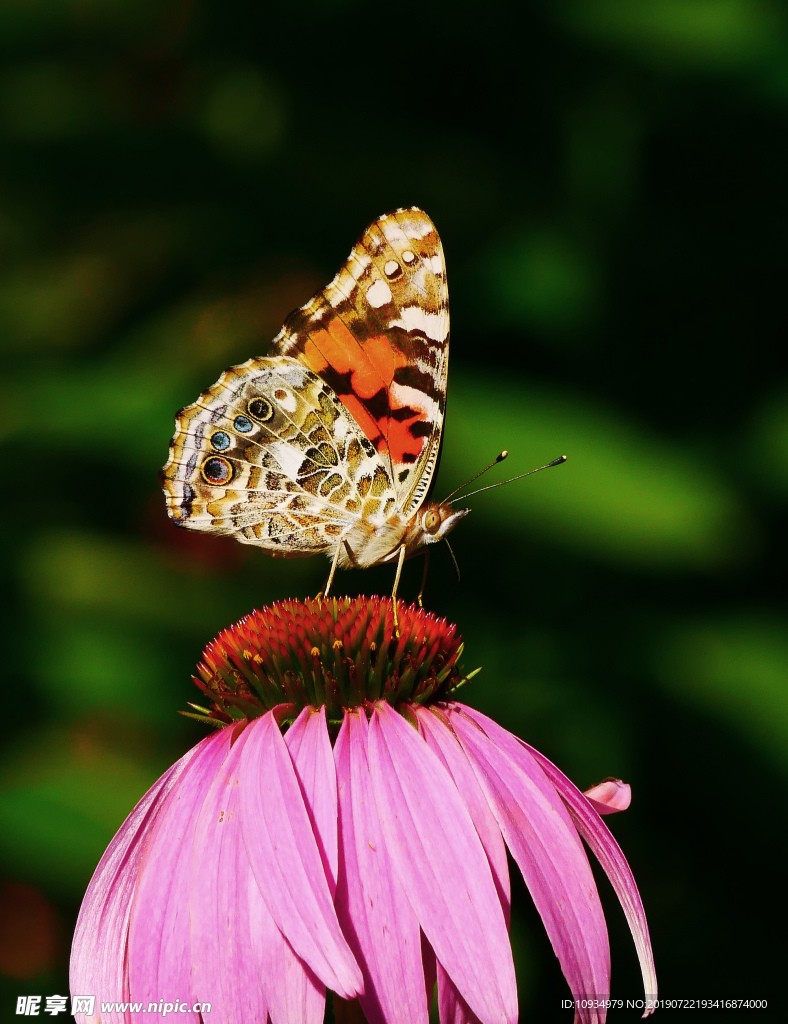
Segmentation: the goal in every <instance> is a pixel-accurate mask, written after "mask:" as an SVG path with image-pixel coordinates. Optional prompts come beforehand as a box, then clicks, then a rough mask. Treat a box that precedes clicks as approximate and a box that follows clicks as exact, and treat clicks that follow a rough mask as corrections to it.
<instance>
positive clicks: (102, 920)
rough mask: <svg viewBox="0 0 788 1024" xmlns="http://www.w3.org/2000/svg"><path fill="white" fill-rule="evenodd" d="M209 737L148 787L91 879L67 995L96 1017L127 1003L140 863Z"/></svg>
mask: <svg viewBox="0 0 788 1024" xmlns="http://www.w3.org/2000/svg"><path fill="white" fill-rule="evenodd" d="M212 738H213V737H206V739H204V740H203V741H202V743H200V744H199V745H198V746H197V747H195V748H194V749H193V750H190V751H189V752H188V753H187V754H184V756H183V757H182V758H181V759H180V761H177V762H176V763H175V764H174V765H173V766H172V768H170V769H169V770H168V771H166V772H165V773H164V775H162V777H161V778H160V779H159V780H158V781H157V782H156V783H154V785H153V786H151V788H150V789H149V790H148V792H147V793H146V794H145V796H144V797H143V798H142V799H141V800H140V802H139V803H138V804H137V806H136V807H135V808H134V810H133V811H132V812H131V814H130V815H129V816H128V818H126V820H125V821H124V822H123V824H122V825H121V827H120V828H119V829H118V832H117V834H116V835H115V838H114V839H113V840H112V842H111V843H110V844H109V846H108V847H107V850H106V852H105V853H104V856H103V857H102V858H101V860H100V861H99V864H98V867H97V868H96V870H95V872H94V874H93V878H92V879H91V880H90V884H89V885H88V888H87V892H86V893H85V898H84V900H83V901H82V907H81V909H80V911H79V918H78V920H77V926H76V930H75V932H74V942H73V945H72V947H71V991H72V992H73V993H74V994H75V995H95V997H96V1013H98V1007H99V1006H100V1004H101V1001H102V1000H105V1001H112V1002H126V1001H127V1000H128V978H127V976H126V941H127V937H128V930H129V916H130V912H131V901H132V898H133V895H134V888H135V885H136V883H137V872H138V870H139V864H140V861H141V860H142V855H143V853H144V850H145V846H146V844H147V842H148V839H149V838H150V834H151V832H152V830H153V826H154V824H155V822H156V819H157V817H158V815H159V813H160V812H161V809H162V807H163V805H164V802H165V800H166V798H167V796H168V794H169V793H170V792H171V790H172V789H173V787H174V786H175V785H177V783H178V780H179V779H180V777H181V774H182V772H183V771H184V769H185V768H186V766H187V765H188V764H189V762H190V761H191V760H192V758H193V757H194V756H195V755H196V754H197V753H198V751H199V750H200V748H201V747H204V746H205V745H206V744H208V743H209V741H210V740H211V739H212ZM75 1017H76V1020H77V1024H89V1021H88V1018H87V1017H86V1016H85V1014H84V1013H77V1014H75ZM97 1019H98V1017H97V1016H93V1017H92V1018H91V1020H92V1021H96V1020H97ZM102 1020H103V1021H104V1022H105V1024H125V1021H127V1020H128V1015H127V1014H125V1013H117V1012H115V1011H110V1012H108V1013H104V1014H103V1015H102Z"/></svg>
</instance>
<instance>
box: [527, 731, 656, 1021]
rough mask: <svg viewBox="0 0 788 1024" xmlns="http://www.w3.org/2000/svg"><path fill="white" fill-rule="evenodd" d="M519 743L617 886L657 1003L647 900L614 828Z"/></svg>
mask: <svg viewBox="0 0 788 1024" xmlns="http://www.w3.org/2000/svg"><path fill="white" fill-rule="evenodd" d="M517 742H518V743H519V744H520V745H521V746H522V747H523V748H524V749H525V750H527V751H528V752H529V753H530V754H531V755H532V757H533V758H534V759H535V760H536V761H538V763H539V764H540V765H541V767H542V769H543V771H544V773H545V775H547V777H548V778H549V779H550V781H551V782H552V783H553V785H554V786H555V788H556V790H557V791H558V794H559V795H560V797H561V799H562V800H563V801H564V803H565V804H566V806H567V808H568V809H569V813H570V815H571V816H572V820H573V821H574V823H575V826H576V828H577V830H578V832H579V833H580V835H581V836H582V837H583V839H585V841H586V842H587V843H588V845H589V847H590V849H591V851H592V853H593V854H594V856H595V857H596V859H597V860H598V861H599V863H600V864H601V865H602V868H603V870H604V872H605V874H606V875H607V877H608V878H609V879H610V884H611V885H612V886H613V889H614V890H615V893H616V895H617V896H618V899H619V902H620V903H621V906H622V908H623V910H624V914H625V915H626V919H627V923H628V924H629V930H630V931H631V932H632V938H633V940H634V943H635V949H636V950H637V954H638V960H639V961H640V970H641V973H642V975H643V988H644V989H645V993H646V999H647V1000H655V999H656V998H657V975H656V970H655V968H654V954H653V952H652V949H651V939H650V938H649V933H648V923H647V921H646V911H645V909H644V907H643V901H642V900H641V898H640V893H639V892H638V887H637V883H636V882H635V878H634V876H633V874H632V870H631V868H630V866H629V864H628V863H627V859H626V857H625V856H624V854H623V852H622V850H621V847H620V846H619V845H618V843H617V842H616V840H615V839H614V838H613V835H612V833H611V832H610V829H609V828H608V827H607V825H606V824H605V823H604V821H602V819H601V818H600V817H599V815H598V814H597V813H596V811H595V810H594V808H593V807H592V806H591V805H590V804H589V802H588V800H587V798H586V797H585V796H584V795H583V794H582V793H581V792H580V790H579V789H578V788H577V786H575V784H574V783H573V782H571V781H570V780H569V779H568V778H567V777H566V776H565V775H564V773H563V772H562V771H561V770H560V769H559V768H556V766H555V765H554V764H553V763H552V761H549V760H548V759H547V758H546V757H545V756H544V754H540V753H539V751H538V750H535V749H534V748H533V747H531V746H529V745H528V744H527V743H525V742H524V741H523V740H518V741H517ZM650 1013H653V1008H652V1009H647V1010H646V1012H645V1013H644V1014H643V1016H644V1017H647V1016H648V1015H649V1014H650Z"/></svg>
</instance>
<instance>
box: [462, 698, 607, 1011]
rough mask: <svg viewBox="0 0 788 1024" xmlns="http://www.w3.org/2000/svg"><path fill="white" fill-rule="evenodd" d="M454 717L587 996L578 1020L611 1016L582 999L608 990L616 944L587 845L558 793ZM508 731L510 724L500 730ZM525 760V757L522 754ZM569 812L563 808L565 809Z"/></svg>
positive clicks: (563, 959) (566, 968)
mask: <svg viewBox="0 0 788 1024" xmlns="http://www.w3.org/2000/svg"><path fill="white" fill-rule="evenodd" d="M450 723H451V726H452V728H453V729H454V731H455V733H456V734H457V736H458V738H459V740H460V742H461V743H462V745H463V746H464V748H465V750H466V751H467V753H468V756H469V759H470V761H471V764H472V765H473V767H474V770H475V771H476V775H477V778H478V780H479V783H480V785H481V786H482V788H483V790H484V791H485V793H486V794H487V799H488V801H489V803H490V806H491V808H492V810H493V813H494V814H495V815H496V818H497V820H498V824H499V825H500V827H501V831H502V832H503V836H504V839H505V840H506V845H507V846H508V847H509V849H510V850H511V852H512V855H513V857H514V859H515V860H516V861H517V864H518V866H519V868H520V870H521V871H522V873H523V878H524V879H525V883H526V885H527V886H528V889H529V891H530V893H531V896H532V898H533V901H534V903H535V904H536V909H537V910H538V911H539V915H540V916H541V918H542V921H543V923H544V926H545V929H546V931H547V934H548V936H549V938H550V941H551V943H552V946H553V949H554V950H555V954H556V956H557V957H558V960H559V962H560V964H561V969H562V971H563V972H564V977H565V978H566V980H567V981H568V983H569V987H570V988H571V990H572V993H573V995H574V996H575V998H576V999H578V1000H581V1003H580V1006H579V1008H578V1011H577V1016H578V1019H579V1020H581V1021H584V1022H586V1021H587V1022H588V1024H596V1022H597V1021H598V1022H602V1021H604V1020H605V1012H604V1010H601V1009H600V1010H597V1009H596V1008H595V1007H594V1006H584V1005H583V1004H582V1000H583V999H584V998H585V999H586V1000H587V999H588V997H598V998H600V999H606V998H607V997H608V996H609V994H610V949H609V946H608V940H607V928H606V926H605V916H604V913H603V911H602V905H601V903H600V902H599V895H598V894H597V890H596V884H595V882H594V876H593V875H592V874H591V867H590V865H589V863H588V858H587V857H586V854H585V850H584V849H583V845H582V843H581V842H580V839H579V837H578V835H577V832H576V830H575V828H574V827H573V825H572V824H571V822H567V821H566V818H565V815H564V814H563V813H560V812H559V813H556V810H557V806H556V805H560V799H559V797H558V795H557V794H556V793H555V791H554V790H553V791H552V800H550V799H548V798H547V796H546V795H545V792H544V787H543V786H539V785H536V784H535V782H534V780H533V777H532V776H533V775H534V770H536V771H540V769H539V768H538V766H536V765H529V768H530V771H529V772H528V773H527V774H526V772H525V771H523V770H522V768H521V767H520V765H519V764H518V763H517V762H515V760H514V759H512V758H511V757H509V755H508V753H507V752H505V751H504V750H503V749H501V746H500V744H498V743H497V735H498V734H497V733H496V741H494V740H493V739H491V738H490V736H488V735H487V733H486V732H485V731H483V730H482V728H480V727H479V726H478V725H477V724H475V723H474V722H473V721H469V719H468V718H467V717H465V716H464V715H463V714H456V713H455V714H452V715H451V716H450ZM501 731H505V730H501ZM522 760H523V759H522V758H520V761H522ZM561 811H563V808H561Z"/></svg>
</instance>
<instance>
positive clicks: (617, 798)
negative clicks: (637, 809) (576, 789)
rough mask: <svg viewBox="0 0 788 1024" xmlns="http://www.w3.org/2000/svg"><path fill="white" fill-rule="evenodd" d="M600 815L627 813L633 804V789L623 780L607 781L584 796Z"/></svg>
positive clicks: (589, 790) (588, 790)
mask: <svg viewBox="0 0 788 1024" xmlns="http://www.w3.org/2000/svg"><path fill="white" fill-rule="evenodd" d="M584 795H585V796H586V797H587V799H588V800H590V802H591V804H592V806H593V808H594V810H595V811H596V812H597V813H598V814H615V813H616V812H617V811H625V810H626V809H627V807H629V805H630V803H631V802H632V787H631V786H629V784H628V783H626V782H622V781H621V779H605V780H604V781H603V782H600V783H598V784H597V785H596V786H592V787H591V788H590V789H587V790H586V791H585V794H584Z"/></svg>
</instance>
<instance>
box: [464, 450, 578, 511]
mask: <svg viewBox="0 0 788 1024" xmlns="http://www.w3.org/2000/svg"><path fill="white" fill-rule="evenodd" d="M499 458H500V456H499ZM567 458H568V456H566V455H559V456H558V458H557V459H553V461H552V462H548V463H547V465H545V466H537V468H536V469H529V470H528V472H527V473H518V475H517V476H511V477H509V479H508V480H501V481H500V483H497V484H488V485H487V486H486V487H480V488H479V489H478V490H477V491H470V492H469V493H468V494H462V495H460V497H459V498H455V501H465V499H466V498H470V497H472V496H473V495H474V494H481V493H482V491H491V490H492V489H493V487H503V485H504V484H511V483H513V482H514V481H515V480H522V478H523V477H524V476H533V474H534V473H541V472H542V470H543V469H550V467H551V466H560V465H561V463H562V462H566V460H567ZM494 464H495V463H493V465H494ZM477 475H478V476H481V474H477ZM473 479H474V480H475V479H476V477H474V478H473ZM472 482H473V481H472V480H469V481H468V483H472Z"/></svg>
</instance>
